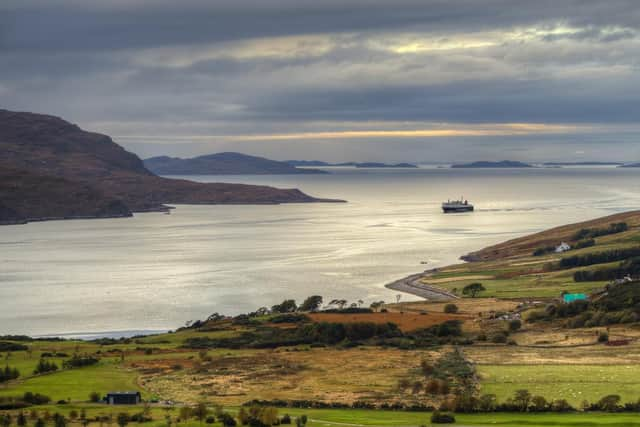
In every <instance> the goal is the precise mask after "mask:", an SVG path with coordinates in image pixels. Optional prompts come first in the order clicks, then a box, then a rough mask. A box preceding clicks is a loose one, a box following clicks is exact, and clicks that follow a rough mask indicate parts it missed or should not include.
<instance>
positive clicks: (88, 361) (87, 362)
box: [54, 354, 99, 370]
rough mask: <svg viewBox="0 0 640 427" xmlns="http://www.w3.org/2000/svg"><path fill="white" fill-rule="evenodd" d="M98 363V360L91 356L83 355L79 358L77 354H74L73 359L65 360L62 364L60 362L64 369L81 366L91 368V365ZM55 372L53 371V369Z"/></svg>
mask: <svg viewBox="0 0 640 427" xmlns="http://www.w3.org/2000/svg"><path fill="white" fill-rule="evenodd" d="M98 362H99V359H97V358H95V357H93V356H89V355H86V354H85V355H83V356H80V355H78V354H74V355H73V357H71V359H68V360H65V361H64V362H62V366H63V367H64V368H69V369H70V368H80V367H83V366H91V365H95V364H96V363H98ZM54 370H55V369H54Z"/></svg>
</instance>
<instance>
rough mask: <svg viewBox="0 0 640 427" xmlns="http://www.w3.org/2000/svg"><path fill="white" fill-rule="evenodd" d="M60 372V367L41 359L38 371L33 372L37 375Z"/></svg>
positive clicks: (37, 367)
mask: <svg viewBox="0 0 640 427" xmlns="http://www.w3.org/2000/svg"><path fill="white" fill-rule="evenodd" d="M57 370H58V365H56V364H55V363H53V362H49V361H48V360H44V359H40V361H39V362H38V365H37V366H36V369H34V370H33V373H34V374H35V375H38V374H44V373H46V372H54V371H57Z"/></svg>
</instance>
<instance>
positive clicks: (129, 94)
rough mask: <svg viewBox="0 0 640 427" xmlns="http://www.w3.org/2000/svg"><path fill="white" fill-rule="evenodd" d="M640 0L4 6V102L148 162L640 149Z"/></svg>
mask: <svg viewBox="0 0 640 427" xmlns="http://www.w3.org/2000/svg"><path fill="white" fill-rule="evenodd" d="M639 67H640V4H639V3H638V2H637V0H607V1H577V0H550V1H548V0H536V1H531V0H523V1H518V0H386V1H378V0H367V1H365V0H180V1H175V0H171V1H169V0H108V1H97V0H96V1H92V0H3V1H2V2H0V108H8V109H15V110H27V111H35V112H42V113H48V114H54V115H58V116H62V117H63V118H65V119H67V120H70V121H72V122H74V123H77V124H79V125H80V126H82V127H83V128H85V129H90V130H96V131H100V132H103V133H107V134H109V135H111V136H113V138H114V139H115V140H116V141H117V142H118V143H120V144H122V145H124V146H125V147H127V148H128V149H129V150H131V151H134V152H136V153H138V154H139V155H141V156H143V157H147V156H151V155H159V154H169V155H179V156H191V155H198V154H206V153H211V152H217V151H241V152H246V153H250V154H259V155H266V156H269V157H272V158H277V159H287V158H301V159H322V160H332V161H342V160H360V161H367V160H368V161H385V160H386V161H416V162H418V161H422V162H437V161H445V162H446V161H455V160H458V161H459V160H478V159H495V158H500V159H502V158H509V159H516V160H525V161H540V160H576V161H580V160H640V78H639V77H640V73H639V71H640V69H639Z"/></svg>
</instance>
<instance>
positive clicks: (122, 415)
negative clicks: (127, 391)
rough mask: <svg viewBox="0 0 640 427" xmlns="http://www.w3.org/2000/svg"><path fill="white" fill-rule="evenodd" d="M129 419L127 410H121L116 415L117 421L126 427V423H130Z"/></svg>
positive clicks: (119, 424) (122, 426) (121, 426)
mask: <svg viewBox="0 0 640 427" xmlns="http://www.w3.org/2000/svg"><path fill="white" fill-rule="evenodd" d="M129 420H130V417H129V414H128V413H126V412H120V413H119V414H118V416H117V417H116V423H118V426H120V427H126V425H127V424H129Z"/></svg>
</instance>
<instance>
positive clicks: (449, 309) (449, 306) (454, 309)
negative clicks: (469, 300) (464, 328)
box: [444, 304, 458, 314]
mask: <svg viewBox="0 0 640 427" xmlns="http://www.w3.org/2000/svg"><path fill="white" fill-rule="evenodd" d="M444 312H445V313H449V314H453V313H457V312H458V306H457V305H455V304H447V305H445V306H444Z"/></svg>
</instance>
